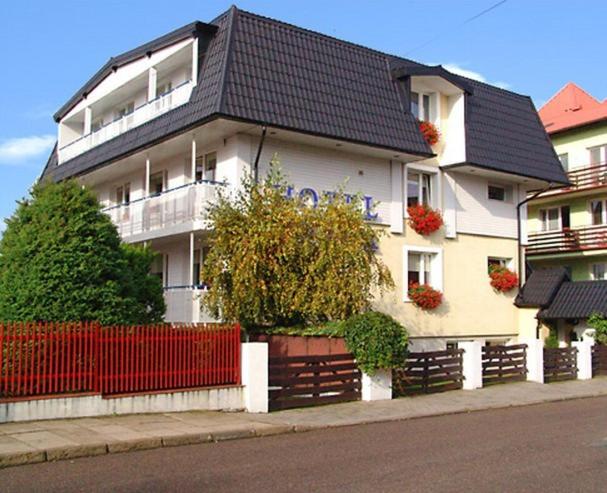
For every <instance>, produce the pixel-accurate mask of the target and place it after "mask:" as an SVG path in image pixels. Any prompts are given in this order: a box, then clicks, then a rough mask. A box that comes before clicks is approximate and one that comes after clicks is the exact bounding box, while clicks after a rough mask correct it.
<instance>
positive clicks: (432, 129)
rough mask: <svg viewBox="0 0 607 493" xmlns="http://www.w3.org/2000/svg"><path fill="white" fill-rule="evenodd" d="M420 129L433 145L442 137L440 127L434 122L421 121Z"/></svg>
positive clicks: (427, 140)
mask: <svg viewBox="0 0 607 493" xmlns="http://www.w3.org/2000/svg"><path fill="white" fill-rule="evenodd" d="M419 130H420V131H421V133H422V135H423V136H424V139H426V142H427V143H428V144H430V145H431V146H433V145H434V144H436V143H437V142H438V141H439V139H440V132H439V131H438V128H436V125H434V123H432V122H424V121H420V122H419Z"/></svg>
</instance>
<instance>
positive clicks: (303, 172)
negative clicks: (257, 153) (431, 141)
mask: <svg viewBox="0 0 607 493" xmlns="http://www.w3.org/2000/svg"><path fill="white" fill-rule="evenodd" d="M274 153H277V154H278V158H279V160H280V165H281V169H282V170H283V172H284V173H285V174H286V175H287V180H288V181H289V182H290V183H292V184H293V185H294V187H295V189H296V191H300V190H301V189H302V188H312V189H314V190H315V191H316V192H317V193H319V194H320V193H322V192H323V191H334V190H336V189H337V188H338V187H340V186H342V185H345V191H346V192H347V193H352V194H354V193H357V192H361V193H363V194H364V195H368V196H371V197H373V201H374V202H375V203H379V204H378V205H377V207H376V209H375V212H377V213H378V214H379V216H378V219H377V221H376V222H378V223H381V224H390V209H391V202H392V195H391V190H392V188H391V182H390V161H389V160H383V159H377V158H372V157H366V156H362V155H355V154H347V153H345V152H340V151H339V150H338V149H336V150H332V149H324V148H322V149H319V148H313V147H309V146H303V145H296V144H290V143H287V142H281V141H278V140H273V139H267V140H266V143H265V145H264V149H263V152H262V154H261V159H260V162H259V166H260V168H259V171H260V177H263V176H264V175H265V174H266V172H267V170H268V169H269V162H270V160H271V159H272V156H273V155H274ZM361 172H362V174H360V173H361Z"/></svg>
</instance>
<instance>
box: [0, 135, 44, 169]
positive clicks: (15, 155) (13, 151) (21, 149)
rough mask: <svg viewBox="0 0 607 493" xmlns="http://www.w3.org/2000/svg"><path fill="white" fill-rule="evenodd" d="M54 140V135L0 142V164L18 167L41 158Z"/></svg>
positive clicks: (33, 136)
mask: <svg viewBox="0 0 607 493" xmlns="http://www.w3.org/2000/svg"><path fill="white" fill-rule="evenodd" d="M55 140H56V137H55V136H54V135H32V136H30V137H17V138H13V139H3V140H0V164H7V165H18V164H23V163H25V162H27V161H28V160H29V159H33V158H38V157H41V156H43V155H44V154H47V153H48V152H49V151H50V150H51V148H52V147H53V145H54V144H55ZM43 157H45V158H46V156H43Z"/></svg>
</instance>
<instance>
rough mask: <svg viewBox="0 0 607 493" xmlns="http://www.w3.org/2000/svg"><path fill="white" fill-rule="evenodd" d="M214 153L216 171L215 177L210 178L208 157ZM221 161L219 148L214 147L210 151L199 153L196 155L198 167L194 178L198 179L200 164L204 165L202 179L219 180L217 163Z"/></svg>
mask: <svg viewBox="0 0 607 493" xmlns="http://www.w3.org/2000/svg"><path fill="white" fill-rule="evenodd" d="M212 154H215V173H214V177H213V179H212V180H211V179H210V178H207V158H208V157H209V156H211V155H212ZM218 163H219V159H218V155H217V150H215V149H213V150H210V151H208V152H205V153H202V154H199V155H198V156H196V169H195V170H194V180H195V181H198V180H197V176H196V175H197V174H198V166H202V178H201V180H202V181H205V180H209V181H217V164H218Z"/></svg>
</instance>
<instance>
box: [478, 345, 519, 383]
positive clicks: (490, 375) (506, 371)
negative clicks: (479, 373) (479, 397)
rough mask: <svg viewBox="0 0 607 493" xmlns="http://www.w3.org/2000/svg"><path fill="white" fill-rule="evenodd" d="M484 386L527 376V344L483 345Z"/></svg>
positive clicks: (513, 380) (515, 380)
mask: <svg viewBox="0 0 607 493" xmlns="http://www.w3.org/2000/svg"><path fill="white" fill-rule="evenodd" d="M482 355H483V363H482V364H483V386H485V385H491V384H493V383H505V382H519V381H521V380H526V378H527V345H526V344H517V345H512V346H502V345H500V346H483V349H482Z"/></svg>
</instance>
